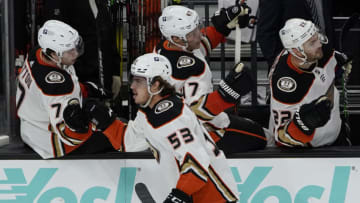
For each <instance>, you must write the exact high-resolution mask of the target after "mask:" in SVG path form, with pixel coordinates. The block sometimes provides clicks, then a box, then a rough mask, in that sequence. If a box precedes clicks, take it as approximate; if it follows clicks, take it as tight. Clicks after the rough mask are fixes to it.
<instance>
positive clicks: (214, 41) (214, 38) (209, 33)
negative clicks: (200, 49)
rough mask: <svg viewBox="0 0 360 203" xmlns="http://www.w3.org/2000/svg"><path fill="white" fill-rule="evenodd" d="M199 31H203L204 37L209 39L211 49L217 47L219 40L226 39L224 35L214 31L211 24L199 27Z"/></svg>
mask: <svg viewBox="0 0 360 203" xmlns="http://www.w3.org/2000/svg"><path fill="white" fill-rule="evenodd" d="M201 32H202V33H204V34H205V35H206V37H207V38H208V39H209V41H210V43H211V48H212V49H213V48H215V47H217V45H219V44H220V43H221V42H225V41H226V39H225V37H224V35H222V34H221V33H220V32H218V31H216V29H215V27H213V26H208V27H206V28H203V29H201Z"/></svg>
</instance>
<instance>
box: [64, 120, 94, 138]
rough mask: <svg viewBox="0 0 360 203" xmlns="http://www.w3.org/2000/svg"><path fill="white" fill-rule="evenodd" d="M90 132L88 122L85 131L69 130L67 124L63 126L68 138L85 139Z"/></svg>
mask: <svg viewBox="0 0 360 203" xmlns="http://www.w3.org/2000/svg"><path fill="white" fill-rule="evenodd" d="M59 130H60V129H59ZM91 134H92V131H91V125H90V124H89V129H88V131H87V132H86V133H77V132H74V131H72V130H70V129H69V128H68V127H67V126H66V127H65V135H66V136H67V137H69V138H73V139H77V140H82V141H85V140H87V139H88V138H89V137H90V136H91Z"/></svg>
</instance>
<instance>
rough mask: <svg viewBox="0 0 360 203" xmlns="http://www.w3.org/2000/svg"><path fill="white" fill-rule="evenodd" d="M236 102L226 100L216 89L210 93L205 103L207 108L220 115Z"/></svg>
mask: <svg viewBox="0 0 360 203" xmlns="http://www.w3.org/2000/svg"><path fill="white" fill-rule="evenodd" d="M234 105H235V104H233V103H230V102H226V101H225V100H224V99H223V98H222V97H221V96H220V94H219V92H218V91H214V92H212V93H210V94H208V98H207V100H206V103H205V108H206V109H207V110H209V111H210V112H211V113H212V114H214V115H218V114H219V113H221V112H223V111H224V110H225V109H228V108H230V107H233V106H234Z"/></svg>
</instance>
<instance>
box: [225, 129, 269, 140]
mask: <svg viewBox="0 0 360 203" xmlns="http://www.w3.org/2000/svg"><path fill="white" fill-rule="evenodd" d="M225 131H231V132H239V133H242V134H246V135H250V136H253V137H257V138H259V139H262V140H265V141H266V138H265V137H263V136H261V135H258V134H255V133H251V132H247V131H243V130H238V129H234V128H225Z"/></svg>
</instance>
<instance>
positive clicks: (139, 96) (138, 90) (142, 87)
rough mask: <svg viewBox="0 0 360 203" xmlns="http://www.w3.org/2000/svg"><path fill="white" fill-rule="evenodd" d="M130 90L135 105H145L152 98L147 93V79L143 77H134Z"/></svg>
mask: <svg viewBox="0 0 360 203" xmlns="http://www.w3.org/2000/svg"><path fill="white" fill-rule="evenodd" d="M130 89H131V90H132V93H133V99H134V101H135V104H145V103H146V102H147V100H148V99H149V97H150V95H149V93H148V91H147V84H146V79H145V78H143V77H138V76H134V77H133V78H132V80H131V85H130Z"/></svg>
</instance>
